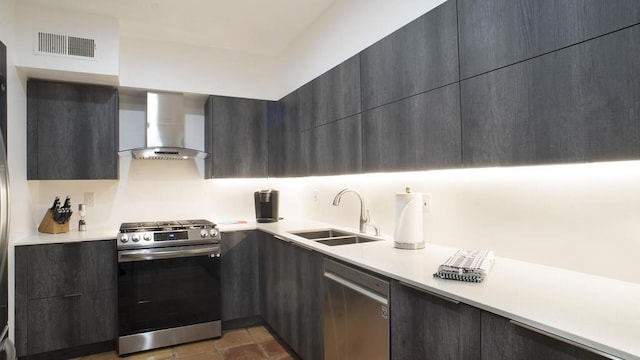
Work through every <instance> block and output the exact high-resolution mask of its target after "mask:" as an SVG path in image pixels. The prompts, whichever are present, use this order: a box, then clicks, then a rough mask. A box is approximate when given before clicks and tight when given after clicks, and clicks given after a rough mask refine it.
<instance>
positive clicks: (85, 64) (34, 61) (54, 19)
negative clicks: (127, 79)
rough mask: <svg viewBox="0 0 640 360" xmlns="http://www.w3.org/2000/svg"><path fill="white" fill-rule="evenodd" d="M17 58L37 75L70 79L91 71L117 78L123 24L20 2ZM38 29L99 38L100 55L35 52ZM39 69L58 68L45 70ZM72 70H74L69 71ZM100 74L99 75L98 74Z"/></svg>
mask: <svg viewBox="0 0 640 360" xmlns="http://www.w3.org/2000/svg"><path fill="white" fill-rule="evenodd" d="M14 24H15V26H16V27H15V44H14V47H13V51H14V54H15V56H14V61H15V64H16V65H17V66H19V67H22V68H25V69H26V71H31V70H33V71H34V74H35V76H38V75H45V74H49V75H51V76H48V77H49V78H57V79H67V77H73V76H77V74H87V75H88V77H87V79H92V77H91V76H89V74H90V75H94V77H93V78H97V79H107V78H110V79H113V81H114V82H116V83H117V76H118V73H119V56H118V54H119V53H118V49H119V37H120V36H119V24H118V20H117V19H115V18H110V17H105V16H98V15H93V14H85V13H77V12H73V11H68V10H60V9H56V8H52V7H48V6H45V5H42V4H33V3H31V2H30V1H26V0H23V1H17V2H16V22H15V23H14ZM38 31H42V32H48V33H55V34H61V35H69V36H76V37H81V38H89V39H95V40H96V59H95V60H89V59H82V58H75V57H63V56H57V55H36V54H34V51H33V49H34V34H35V33H36V32H38ZM39 69H48V70H54V71H52V72H48V73H43V72H40V71H39ZM69 73H70V74H69ZM95 75H98V76H95Z"/></svg>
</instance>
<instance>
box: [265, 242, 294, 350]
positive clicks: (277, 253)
mask: <svg viewBox="0 0 640 360" xmlns="http://www.w3.org/2000/svg"><path fill="white" fill-rule="evenodd" d="M288 247H289V245H288V244H287V243H286V242H284V241H280V240H277V239H274V238H273V236H272V235H269V234H266V233H261V239H260V286H261V294H262V299H261V312H262V317H263V318H264V320H265V321H266V322H267V324H269V326H270V327H271V328H272V329H273V330H275V332H277V333H278V334H279V335H280V336H281V337H283V338H284V334H285V314H286V312H288V311H290V309H291V307H290V306H285V305H288V304H287V302H288V301H289V299H290V297H289V296H287V295H288V293H287V287H289V288H292V287H293V284H291V283H290V284H287V283H286V281H287V279H286V276H287V274H286V272H287V271H288V270H289V269H288V268H287V264H288V263H289V260H290V259H289V258H288V256H289V254H288V253H287V249H288ZM285 340H286V339H285Z"/></svg>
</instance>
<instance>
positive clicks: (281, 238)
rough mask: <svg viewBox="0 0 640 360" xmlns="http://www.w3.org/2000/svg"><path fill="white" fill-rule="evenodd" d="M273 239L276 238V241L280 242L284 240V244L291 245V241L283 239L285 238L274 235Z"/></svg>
mask: <svg viewBox="0 0 640 360" xmlns="http://www.w3.org/2000/svg"><path fill="white" fill-rule="evenodd" d="M273 237H274V238H276V239H278V240H282V241H284V242H288V243H290V242H291V240H288V239H286V238H283V237H281V236H278V235H273Z"/></svg>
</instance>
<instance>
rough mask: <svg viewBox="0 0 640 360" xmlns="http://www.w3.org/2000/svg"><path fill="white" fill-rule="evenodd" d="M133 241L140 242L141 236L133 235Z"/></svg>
mask: <svg viewBox="0 0 640 360" xmlns="http://www.w3.org/2000/svg"><path fill="white" fill-rule="evenodd" d="M131 240H133V242H138V241H140V234H133V235H131Z"/></svg>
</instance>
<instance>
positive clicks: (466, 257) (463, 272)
mask: <svg viewBox="0 0 640 360" xmlns="http://www.w3.org/2000/svg"><path fill="white" fill-rule="evenodd" d="M493 262H494V255H493V251H489V250H463V249H460V250H458V251H456V253H455V254H453V255H452V256H451V257H449V258H448V259H447V261H445V262H444V264H442V265H440V266H439V267H438V272H436V273H435V274H433V276H434V277H438V278H441V279H451V280H460V281H470V282H481V281H482V280H484V278H485V277H486V276H487V274H488V273H489V270H491V267H492V266H493Z"/></svg>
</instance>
